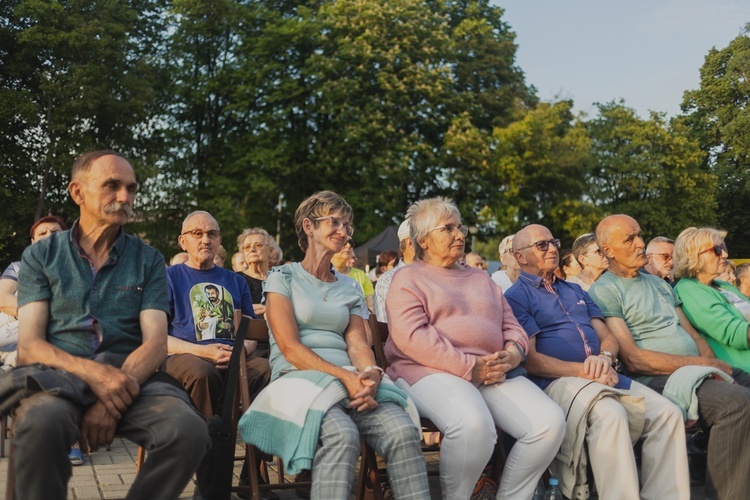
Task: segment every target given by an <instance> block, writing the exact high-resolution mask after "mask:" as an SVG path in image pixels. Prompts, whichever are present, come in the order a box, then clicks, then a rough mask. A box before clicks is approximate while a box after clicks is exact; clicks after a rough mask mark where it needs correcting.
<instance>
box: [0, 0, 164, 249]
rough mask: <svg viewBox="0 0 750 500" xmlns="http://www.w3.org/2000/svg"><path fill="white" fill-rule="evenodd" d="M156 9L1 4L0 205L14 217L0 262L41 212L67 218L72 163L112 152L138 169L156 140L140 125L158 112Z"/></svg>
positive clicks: (147, 2) (135, 4) (92, 0)
mask: <svg viewBox="0 0 750 500" xmlns="http://www.w3.org/2000/svg"><path fill="white" fill-rule="evenodd" d="M158 8H159V6H158V4H157V3H156V1H155V0H132V1H127V0H102V1H99V0H8V1H5V2H3V3H2V7H1V8H0V15H2V18H0V41H1V42H2V43H0V141H2V142H1V143H0V149H1V150H2V156H0V170H2V172H3V184H2V191H0V196H2V197H3V198H2V202H3V206H4V212H5V213H6V214H13V215H15V217H13V218H12V219H11V218H9V220H8V219H6V220H8V222H9V225H10V229H6V228H3V229H2V230H3V231H8V232H6V233H5V234H6V235H8V234H9V233H10V234H11V235H12V234H15V235H16V236H15V237H13V238H12V239H11V240H10V243H9V242H8V240H6V239H5V238H2V239H3V240H4V244H5V245H8V253H7V254H6V255H4V260H5V259H8V260H10V259H17V258H18V253H19V252H20V249H22V248H23V246H24V245H25V244H27V240H28V236H27V234H28V232H27V231H28V227H29V226H30V225H31V224H32V223H33V221H34V220H35V219H36V218H38V217H40V216H42V215H44V214H45V213H46V212H47V211H48V210H52V211H54V212H55V213H61V214H62V215H64V216H65V218H66V219H68V220H69V221H71V219H72V218H73V217H74V214H75V210H74V208H73V207H72V205H71V204H70V203H69V202H68V201H67V195H66V186H67V181H68V172H69V170H70V166H71V164H72V161H73V158H74V157H75V156H76V155H77V154H79V153H81V152H83V151H86V150H89V149H94V148H101V147H112V148H116V149H119V150H121V151H123V152H125V153H126V154H130V155H131V156H133V157H134V158H136V159H138V158H140V159H141V164H142V165H147V164H148V157H147V155H146V151H147V150H148V149H149V146H150V145H152V144H153V143H154V142H156V141H158V137H159V135H158V133H156V131H155V127H154V126H153V123H151V121H150V120H151V119H152V117H153V116H154V113H155V111H156V110H155V109H154V106H155V103H158V102H159V101H158V99H157V98H156V97H157V95H158V85H156V84H155V82H157V81H158V78H157V75H158V71H157V68H156V66H155V64H154V63H155V61H156V60H158V57H157V56H158V54H157V48H158V47H159V46H160V45H161V44H160V43H159V42H158V39H159V36H160V33H161V31H162V28H163V27H162V26H161V24H160V23H161V18H160V16H158V15H156V14H155V11H157V10H158ZM135 163H136V164H138V163H139V162H137V161H136V162H135ZM140 170H141V173H143V174H146V173H148V169H145V168H144V169H140ZM6 197H7V198H6ZM6 210H7V211H6ZM11 247H12V248H11ZM0 251H3V252H4V251H5V249H2V250H0Z"/></svg>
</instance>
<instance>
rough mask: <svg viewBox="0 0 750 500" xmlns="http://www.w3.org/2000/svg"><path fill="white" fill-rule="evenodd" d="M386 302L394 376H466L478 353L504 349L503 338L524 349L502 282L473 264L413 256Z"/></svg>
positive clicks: (388, 352) (387, 352)
mask: <svg viewBox="0 0 750 500" xmlns="http://www.w3.org/2000/svg"><path fill="white" fill-rule="evenodd" d="M385 306H386V310H387V313H388V327H389V329H390V336H389V337H388V342H386V345H385V355H386V358H387V359H388V364H389V366H388V375H389V376H390V377H391V378H392V379H393V380H396V379H397V378H403V379H404V380H406V382H407V383H408V384H409V385H413V384H414V383H416V382H418V381H419V380H420V379H422V378H423V377H426V376H427V375H432V374H434V373H441V372H447V373H451V374H453V375H456V376H458V377H461V378H464V379H466V380H471V372H472V370H473V368H474V365H475V364H476V359H477V357H479V356H485V355H487V354H492V353H494V352H496V351H501V350H503V349H504V348H505V343H506V342H507V341H510V340H514V341H516V342H518V344H519V345H520V346H521V348H522V349H523V350H524V352H527V351H528V344H529V339H528V337H527V336H526V332H524V330H523V328H521V326H520V325H519V324H518V321H517V320H516V318H515V316H513V311H511V309H510V306H509V305H508V301H507V300H505V297H503V294H502V290H501V288H500V287H499V286H497V285H496V284H495V283H494V282H493V281H492V279H491V278H490V277H489V275H488V274H487V273H485V272H483V271H480V270H478V269H474V268H471V267H469V268H466V269H446V268H442V267H438V266H432V265H429V264H426V263H424V262H422V261H414V263H413V264H411V265H410V266H407V267H404V268H402V269H400V270H399V271H398V272H397V273H395V274H394V275H393V281H392V282H391V286H390V287H389V289H388V296H387V298H386V302H385Z"/></svg>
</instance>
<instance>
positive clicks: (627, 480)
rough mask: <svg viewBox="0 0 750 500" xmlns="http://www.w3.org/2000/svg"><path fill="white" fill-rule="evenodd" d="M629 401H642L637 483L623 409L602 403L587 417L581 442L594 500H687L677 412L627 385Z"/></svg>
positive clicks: (635, 386)
mask: <svg viewBox="0 0 750 500" xmlns="http://www.w3.org/2000/svg"><path fill="white" fill-rule="evenodd" d="M629 392H630V394H631V395H632V396H639V397H643V398H644V401H645V403H646V413H645V418H646V422H645V425H644V429H643V434H642V435H641V438H642V439H643V449H642V454H641V479H642V482H643V487H642V488H641V489H640V491H639V488H638V470H637V468H636V465H635V458H634V457H633V446H632V443H631V441H630V434H629V432H628V420H627V415H626V413H625V409H624V408H623V407H622V405H621V404H620V403H619V402H618V401H617V400H616V399H614V398H602V399H601V400H599V401H598V402H597V403H596V405H594V408H593V409H592V410H591V411H590V412H589V415H588V434H587V436H586V443H587V444H588V450H589V464H591V469H592V471H593V472H594V481H595V482H596V489H597V491H598V492H599V498H605V499H607V500H609V499H613V500H616V499H633V500H636V499H639V498H642V499H645V500H647V499H653V500H667V499H685V500H687V499H689V498H690V474H689V472H688V464H687V451H686V449H685V426H684V424H683V421H682V412H681V411H680V410H679V409H678V408H677V406H675V405H674V404H672V403H671V402H670V401H668V400H667V399H666V398H664V397H663V396H660V395H659V394H657V393H656V392H655V391H652V390H651V389H649V388H648V387H646V386H644V385H642V384H639V383H638V382H635V381H634V382H633V384H632V386H631V387H630V390H629Z"/></svg>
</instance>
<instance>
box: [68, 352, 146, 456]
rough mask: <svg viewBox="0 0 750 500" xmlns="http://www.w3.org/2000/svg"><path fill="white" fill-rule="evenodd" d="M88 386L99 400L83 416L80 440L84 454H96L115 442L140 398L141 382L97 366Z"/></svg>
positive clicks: (93, 368) (118, 371) (91, 368)
mask: <svg viewBox="0 0 750 500" xmlns="http://www.w3.org/2000/svg"><path fill="white" fill-rule="evenodd" d="M89 371H90V375H91V377H90V378H87V383H88V384H89V387H90V388H91V391H92V392H93V393H94V395H95V396H96V397H97V401H96V402H95V403H94V404H93V405H91V406H90V407H89V408H88V409H87V410H86V412H85V413H84V415H83V419H82V421H81V434H80V437H79V440H80V443H81V450H82V451H83V452H84V453H89V452H91V451H96V450H97V449H99V447H100V446H104V445H108V444H109V443H111V442H112V440H113V439H114V438H115V428H116V427H117V421H118V420H119V419H120V418H121V417H122V414H123V413H125V412H126V411H127V409H128V407H129V406H130V405H131V404H132V403H133V401H134V400H135V398H137V397H138V394H139V392H140V387H139V386H138V381H137V380H136V379H135V377H133V376H132V375H130V374H129V373H127V372H125V371H123V370H121V369H119V368H115V367H113V366H109V365H105V364H99V363H95V364H93V365H92V366H91V367H90V368H89Z"/></svg>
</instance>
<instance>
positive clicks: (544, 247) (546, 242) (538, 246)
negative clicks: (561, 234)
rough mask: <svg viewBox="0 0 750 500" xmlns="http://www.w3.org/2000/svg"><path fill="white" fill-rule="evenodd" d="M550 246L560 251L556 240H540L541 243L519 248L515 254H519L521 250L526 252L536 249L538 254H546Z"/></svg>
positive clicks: (558, 241) (558, 242)
mask: <svg viewBox="0 0 750 500" xmlns="http://www.w3.org/2000/svg"><path fill="white" fill-rule="evenodd" d="M550 245H552V246H554V247H555V248H557V249H558V250H559V249H560V240H558V239H557V238H555V239H553V240H542V241H535V242H534V243H532V244H531V245H526V246H525V247H521V248H519V249H518V250H516V252H520V251H521V250H526V249H527V248H531V247H536V249H537V250H539V251H540V252H546V251H547V250H549V246H550Z"/></svg>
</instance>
